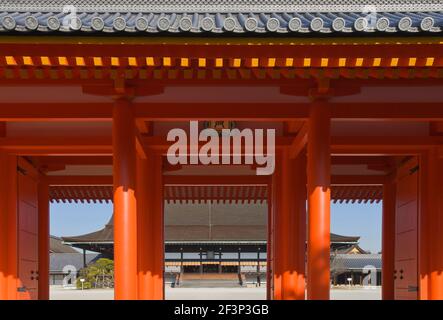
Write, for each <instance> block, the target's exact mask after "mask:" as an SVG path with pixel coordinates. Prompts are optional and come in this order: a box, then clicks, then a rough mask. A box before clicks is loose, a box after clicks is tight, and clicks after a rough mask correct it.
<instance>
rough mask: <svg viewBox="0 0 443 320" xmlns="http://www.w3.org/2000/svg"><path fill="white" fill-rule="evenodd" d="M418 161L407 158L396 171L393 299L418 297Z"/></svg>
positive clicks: (413, 298)
mask: <svg viewBox="0 0 443 320" xmlns="http://www.w3.org/2000/svg"><path fill="white" fill-rule="evenodd" d="M418 170H419V167H418V160H417V158H413V159H410V160H409V161H407V162H406V163H404V164H403V165H402V166H401V167H400V168H399V169H398V171H397V201H396V214H395V224H396V226H395V270H394V279H395V280H394V282H395V299H399V300H415V299H417V297H418V270H417V264H418V260H417V244H418V241H417V239H418V236H417V235H418V233H417V227H418Z"/></svg>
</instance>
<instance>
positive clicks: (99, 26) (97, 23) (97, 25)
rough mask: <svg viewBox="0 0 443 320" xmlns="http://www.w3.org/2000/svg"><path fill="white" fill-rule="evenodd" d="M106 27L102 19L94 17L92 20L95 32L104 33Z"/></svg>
mask: <svg viewBox="0 0 443 320" xmlns="http://www.w3.org/2000/svg"><path fill="white" fill-rule="evenodd" d="M104 27H105V22H104V21H103V19H102V18H100V17H94V18H92V20H91V28H92V29H93V30H95V31H102V30H103V29H104Z"/></svg>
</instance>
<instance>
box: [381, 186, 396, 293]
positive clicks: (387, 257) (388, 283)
mask: <svg viewBox="0 0 443 320" xmlns="http://www.w3.org/2000/svg"><path fill="white" fill-rule="evenodd" d="M396 207H397V206H396V184H395V181H386V183H385V184H384V185H383V217H382V253H383V256H382V299H383V300H394V298H395V288H394V269H395V211H396Z"/></svg>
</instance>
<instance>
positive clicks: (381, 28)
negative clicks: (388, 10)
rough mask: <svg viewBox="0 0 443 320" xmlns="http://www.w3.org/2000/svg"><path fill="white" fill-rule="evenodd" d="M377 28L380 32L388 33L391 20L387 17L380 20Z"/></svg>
mask: <svg viewBox="0 0 443 320" xmlns="http://www.w3.org/2000/svg"><path fill="white" fill-rule="evenodd" d="M375 27H376V28H377V30H378V31H386V30H387V29H388V28H389V19H388V18H386V17H382V18H380V19H378V20H377V24H376V26H375Z"/></svg>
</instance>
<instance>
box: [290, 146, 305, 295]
mask: <svg viewBox="0 0 443 320" xmlns="http://www.w3.org/2000/svg"><path fill="white" fill-rule="evenodd" d="M293 165H294V182H295V183H294V191H293V192H292V195H293V196H294V200H295V202H294V204H295V215H294V216H293V219H294V221H293V222H292V223H291V225H293V226H294V230H295V232H291V233H290V235H292V236H291V239H292V241H293V249H292V250H293V252H295V254H294V256H293V257H294V260H295V261H294V262H293V269H294V273H295V277H296V287H295V291H294V299H297V300H304V299H305V298H306V295H305V289H306V285H305V282H306V280H305V268H306V267H305V266H306V156H305V155H304V154H300V155H299V156H298V157H297V158H296V159H295V161H294V164H293Z"/></svg>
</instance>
